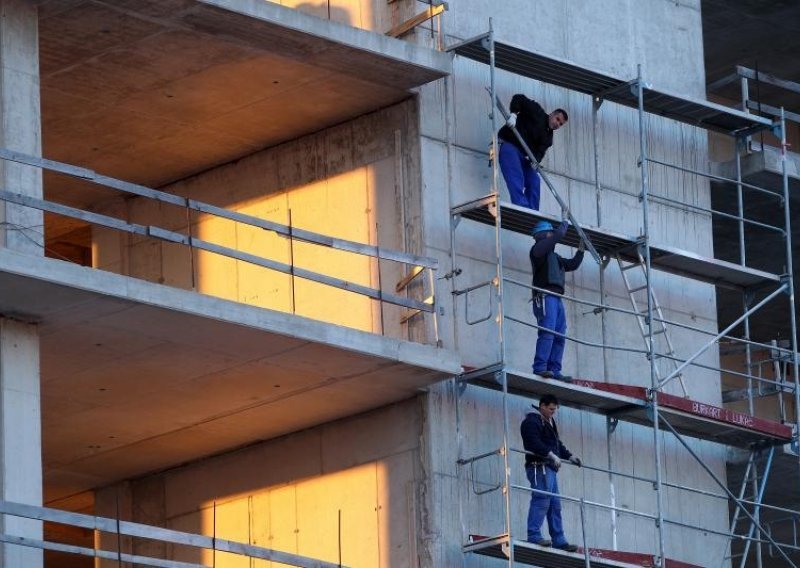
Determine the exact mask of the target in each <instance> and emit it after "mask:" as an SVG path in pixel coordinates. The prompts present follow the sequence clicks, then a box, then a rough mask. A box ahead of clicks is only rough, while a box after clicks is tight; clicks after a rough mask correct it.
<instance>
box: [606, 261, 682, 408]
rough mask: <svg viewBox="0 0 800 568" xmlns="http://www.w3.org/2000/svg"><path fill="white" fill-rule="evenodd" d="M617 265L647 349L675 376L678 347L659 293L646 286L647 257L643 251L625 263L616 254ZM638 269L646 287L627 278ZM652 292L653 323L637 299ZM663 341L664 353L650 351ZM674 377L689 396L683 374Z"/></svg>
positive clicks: (679, 373)
mask: <svg viewBox="0 0 800 568" xmlns="http://www.w3.org/2000/svg"><path fill="white" fill-rule="evenodd" d="M616 259H617V264H618V265H619V271H620V274H622V282H623V283H624V284H625V290H626V291H627V293H628V298H629V299H630V301H631V308H633V311H634V312H636V323H637V324H638V326H639V331H640V332H641V334H642V339H643V340H644V345H645V348H647V350H648V351H649V352H650V353H653V356H654V357H656V358H661V359H665V360H666V361H667V362H668V363H667V365H668V366H669V369H670V370H669V372H670V373H675V371H678V368H679V364H678V359H677V357H676V355H675V347H674V345H673V343H672V339H671V338H670V335H669V330H668V329H667V325H666V323H665V322H666V319H665V318H664V312H663V311H662V309H661V304H660V303H659V302H658V297H657V296H656V291H655V288H654V287H653V286H648V285H647V281H648V278H647V266H646V264H645V260H644V257H643V256H642V253H641V250H639V251H637V253H636V258H635V260H633V261H630V260H624V259H623V258H622V257H621V256H620V255H616ZM636 268H639V269H640V270H641V273H642V276H643V277H644V284H639V283H635V284H632V283H631V278H630V277H629V276H628V271H630V270H635V269H636ZM648 291H649V293H650V302H651V305H652V308H653V309H652V313H653V314H654V316H655V317H653V321H652V322H650V321H649V320H648V316H647V308H646V307H645V309H644V311H642V310H641V309H640V308H639V301H638V300H637V299H636V294H637V293H638V292H645V293H647V292H648ZM659 337H660V338H662V341H663V344H664V345H663V347H664V350H663V351H660V350H658V349H657V348H656V347H655V346H653V349H650V342H651V341H652V342H653V343H655V342H656V340H657V339H658V338H659ZM654 370H655V375H656V378H657V379H658V382H661V380H662V379H663V377H662V376H661V375H662V373H661V369H660V368H659V365H658V361H656V365H655V367H654ZM675 378H676V379H678V381H679V382H680V384H681V390H682V391H683V396H684V397H688V396H689V393H688V391H687V390H686V384H685V383H684V381H683V373H682V372H678V373H677V374H675Z"/></svg>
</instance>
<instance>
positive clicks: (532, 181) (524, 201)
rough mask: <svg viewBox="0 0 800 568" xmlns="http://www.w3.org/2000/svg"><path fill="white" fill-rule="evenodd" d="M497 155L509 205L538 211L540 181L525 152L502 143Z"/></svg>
mask: <svg viewBox="0 0 800 568" xmlns="http://www.w3.org/2000/svg"><path fill="white" fill-rule="evenodd" d="M499 154H500V159H499V164H500V171H501V172H503V178H504V179H505V180H506V186H507V187H508V193H509V194H510V195H511V203H513V204H514V205H521V206H522V207H528V208H530V209H533V210H535V211H538V210H539V192H540V185H541V180H540V179H539V173H538V172H537V171H536V170H535V169H534V168H533V166H532V165H531V163H530V162H529V161H528V157H527V156H526V155H525V152H523V151H522V150H520V149H519V148H517V147H516V146H515V145H514V144H512V143H511V142H503V143H501V144H500V152H499Z"/></svg>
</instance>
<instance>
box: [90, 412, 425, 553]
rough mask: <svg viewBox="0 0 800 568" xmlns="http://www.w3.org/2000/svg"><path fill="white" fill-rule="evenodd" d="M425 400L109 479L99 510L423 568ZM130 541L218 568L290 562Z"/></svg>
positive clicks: (112, 545)
mask: <svg viewBox="0 0 800 568" xmlns="http://www.w3.org/2000/svg"><path fill="white" fill-rule="evenodd" d="M421 409H422V406H421V401H420V400H418V399H412V400H408V401H405V402H402V403H399V404H396V405H393V406H390V407H386V408H383V409H379V410H376V411H373V412H370V413H367V414H364V415H360V416H355V417H352V418H348V419H346V420H341V421H338V422H334V423H330V424H326V425H323V426H319V427H316V428H312V429H309V430H305V431H303V432H299V433H296V434H292V435H289V436H285V437H283V438H278V439H276V440H272V441H269V442H264V443H261V444H258V445H254V446H251V447H248V448H246V449H243V450H240V451H237V452H233V453H230V454H226V455H222V456H218V457H215V458H211V459H207V460H202V461H199V462H196V463H193V464H189V465H186V466H184V467H181V468H179V469H175V470H172V471H168V472H164V473H161V474H158V475H153V476H150V477H147V478H143V479H139V480H132V481H128V482H125V483H122V484H119V485H116V486H112V487H108V488H105V489H102V490H100V491H98V492H97V501H96V508H97V509H96V510H97V514H98V515H105V516H110V517H114V516H115V515H116V511H117V510H119V511H120V515H121V517H122V518H124V519H130V520H133V521H137V522H145V523H148V524H153V525H157V526H163V527H167V528H172V529H176V530H180V531H186V532H191V533H201V534H204V535H209V536H214V535H215V536H216V537H217V538H221V539H230V540H236V541H239V542H244V543H250V544H255V545H258V546H261V547H266V548H274V549H275V550H281V551H284V552H291V553H296V554H301V555H304V556H309V557H313V558H317V559H321V560H325V561H328V562H334V563H336V562H339V558H340V554H341V562H342V564H343V565H346V566H351V567H354V568H358V567H364V568H380V567H390V566H413V565H415V564H414V558H415V557H416V553H417V540H416V538H417V535H419V534H423V531H422V530H421V526H420V521H419V518H420V506H419V503H420V502H421V498H420V495H421V490H422V487H423V483H422V481H421V480H422V479H423V478H424V471H423V464H422V463H421V461H420V444H421V441H420V440H421V428H422V420H421ZM340 515H341V517H340ZM116 543H117V537H116V535H111V534H101V535H100V538H99V542H98V544H100V545H101V546H102V547H103V548H104V549H107V550H116V548H117V544H116ZM122 547H123V551H124V552H129V553H133V554H148V555H153V556H155V557H163V558H168V559H171V560H179V561H185V562H195V563H203V564H205V565H208V566H211V565H214V566H216V567H217V568H238V567H247V568H250V567H258V568H264V567H268V566H270V567H271V566H282V564H277V563H270V562H266V561H253V562H252V564H251V560H250V559H248V558H244V557H241V556H236V555H232V554H226V553H219V552H218V553H216V556H215V557H214V554H213V553H212V552H210V551H202V550H199V549H193V548H187V547H175V546H172V545H163V544H158V543H156V542H155V541H147V540H144V539H136V540H131V539H123V541H122ZM97 566H98V568H106V567H109V568H110V567H111V566H117V564H116V561H114V562H106V563H103V562H98V564H97Z"/></svg>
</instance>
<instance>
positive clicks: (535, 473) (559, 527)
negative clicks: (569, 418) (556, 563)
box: [520, 394, 583, 552]
mask: <svg viewBox="0 0 800 568" xmlns="http://www.w3.org/2000/svg"><path fill="white" fill-rule="evenodd" d="M556 410H558V399H557V398H556V397H555V396H554V395H552V394H546V395H544V396H542V398H541V400H539V412H536V411H532V412H530V413H529V414H528V415H527V416H526V417H525V420H523V421H522V425H521V426H520V432H521V434H522V443H523V446H524V447H525V452H526V453H525V473H526V475H527V476H528V481H529V482H530V484H531V489H533V490H534V492H533V493H532V494H531V504H530V509H529V510H528V541H529V542H531V543H533V544H538V545H539V546H551V545H552V546H553V548H559V549H561V550H566V551H568V552H575V551H576V550H578V547H577V546H575V545H574V544H570V543H569V542H568V541H567V539H566V537H565V536H564V526H563V522H562V520H561V499H560V498H559V497H558V479H557V476H556V474H557V473H558V470H559V469H560V468H561V461H562V460H569V461H570V462H571V463H573V464H575V465H577V466H578V467H581V466H582V465H583V463H582V462H581V459H580V458H579V457H577V456H574V455H572V453H571V452H570V451H569V450H568V449H567V448H566V447H565V446H564V444H562V443H561V440H560V439H559V437H558V427H557V426H556V420H555V413H556ZM537 490H538V491H546V492H547V493H548V494H544V493H538V492H537ZM545 518H547V529H548V531H549V532H550V538H551V539H552V540H547V539H545V538H544V537H543V536H542V530H541V529H542V523H543V522H544V519H545Z"/></svg>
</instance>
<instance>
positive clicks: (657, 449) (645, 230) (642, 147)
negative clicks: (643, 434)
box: [636, 64, 666, 566]
mask: <svg viewBox="0 0 800 568" xmlns="http://www.w3.org/2000/svg"><path fill="white" fill-rule="evenodd" d="M636 69H637V81H636V96H637V99H638V101H637V102H638V104H637V110H638V115H639V168H640V174H641V183H642V193H641V199H642V223H643V224H642V236H643V239H644V243H643V247H642V248H643V253H644V259H645V278H646V285H647V328H648V331H647V335H648V337H647V343H648V350H649V354H648V357H649V360H650V384H651V389H652V390H651V396H652V405H653V406H652V408H653V445H654V452H653V453H654V457H655V470H656V481H655V483H654V484H653V487H654V489H655V491H656V517H657V519H656V530H657V532H658V561H657V565H658V566H664V563H665V559H666V556H665V553H666V550H665V546H664V503H663V495H662V494H663V488H662V485H661V435H660V431H659V421H658V390H657V387H658V375H657V374H656V358H655V357H654V354H655V342H654V341H653V283H652V279H651V274H652V272H651V270H652V267H651V266H650V228H649V227H650V224H649V221H650V220H649V213H648V209H647V205H648V190H649V179H648V171H647V170H648V165H647V146H646V144H645V124H644V121H645V116H644V80H643V79H642V66H641V64H639V65H637V66H636Z"/></svg>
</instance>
